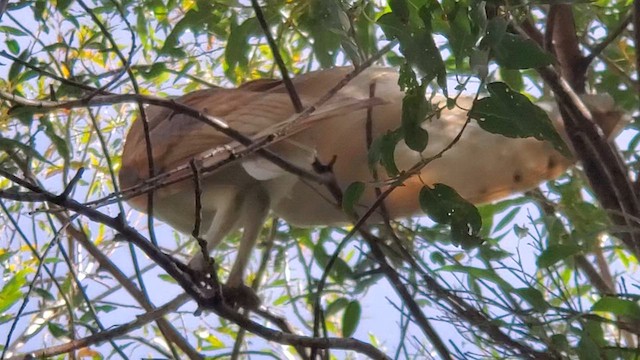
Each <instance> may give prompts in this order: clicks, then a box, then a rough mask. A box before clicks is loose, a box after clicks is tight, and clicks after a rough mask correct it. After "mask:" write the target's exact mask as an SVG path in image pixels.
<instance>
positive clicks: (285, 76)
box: [251, 0, 304, 113]
mask: <svg viewBox="0 0 640 360" xmlns="http://www.w3.org/2000/svg"><path fill="white" fill-rule="evenodd" d="M251 6H252V7H253V11H254V12H255V13H256V18H257V19H258V23H260V27H261V28H262V33H264V36H265V37H266V38H267V43H268V44H269V48H271V54H272V55H273V59H274V60H275V61H276V64H277V65H278V68H279V69H280V74H281V75H282V82H283V83H284V86H285V88H286V89H287V92H288V93H289V97H290V98H291V103H292V104H293V109H294V110H295V111H296V112H297V113H301V112H302V110H304V107H303V106H302V101H300V96H299V95H298V92H297V91H296V87H295V86H294V85H293V82H292V81H291V77H290V76H289V71H288V70H287V66H286V65H285V64H284V60H282V55H280V49H279V48H278V44H276V41H275V40H274V39H273V36H272V35H271V31H270V30H269V24H267V20H265V18H264V13H263V12H262V9H261V8H260V5H259V4H258V0H251Z"/></svg>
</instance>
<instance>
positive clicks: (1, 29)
mask: <svg viewBox="0 0 640 360" xmlns="http://www.w3.org/2000/svg"><path fill="white" fill-rule="evenodd" d="M0 33H5V34H7V35H14V36H27V35H28V34H27V33H26V32H24V31H22V30H20V29H17V28H14V27H11V26H5V25H0Z"/></svg>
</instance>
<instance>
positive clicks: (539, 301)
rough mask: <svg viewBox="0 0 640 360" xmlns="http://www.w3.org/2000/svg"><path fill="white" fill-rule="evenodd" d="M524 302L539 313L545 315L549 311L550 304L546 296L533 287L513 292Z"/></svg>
mask: <svg viewBox="0 0 640 360" xmlns="http://www.w3.org/2000/svg"><path fill="white" fill-rule="evenodd" d="M513 291H514V292H515V293H516V294H517V295H518V296H520V298H522V300H524V301H526V302H528V303H529V305H531V307H533V309H534V310H535V311H537V312H539V313H544V312H545V311H547V309H549V304H548V303H547V301H546V300H545V299H544V296H543V295H542V293H541V292H540V290H538V289H534V288H532V287H526V288H519V289H515V290H513Z"/></svg>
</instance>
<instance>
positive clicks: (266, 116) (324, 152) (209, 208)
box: [120, 68, 622, 286]
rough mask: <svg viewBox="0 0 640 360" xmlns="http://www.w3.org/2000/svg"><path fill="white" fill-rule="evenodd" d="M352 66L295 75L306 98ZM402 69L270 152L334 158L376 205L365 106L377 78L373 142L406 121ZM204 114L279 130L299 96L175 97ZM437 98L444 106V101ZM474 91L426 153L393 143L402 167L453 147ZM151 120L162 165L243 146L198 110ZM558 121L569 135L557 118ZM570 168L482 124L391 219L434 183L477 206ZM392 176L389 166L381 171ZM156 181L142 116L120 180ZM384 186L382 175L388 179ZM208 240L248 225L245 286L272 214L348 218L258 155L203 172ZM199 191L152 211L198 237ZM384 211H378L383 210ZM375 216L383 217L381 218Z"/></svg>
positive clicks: (151, 113)
mask: <svg viewBox="0 0 640 360" xmlns="http://www.w3.org/2000/svg"><path fill="white" fill-rule="evenodd" d="M350 71H351V69H350V68H334V69H329V70H322V71H317V72H312V73H308V74H305V75H301V76H298V77H296V78H295V79H294V80H293V82H294V84H295V87H296V90H297V92H298V94H299V95H300V98H301V100H302V102H303V104H304V105H305V106H308V105H311V104H313V103H315V102H316V101H317V99H319V98H320V97H321V96H323V95H324V94H325V93H326V92H327V91H328V90H329V89H330V88H331V87H333V86H334V85H335V84H336V83H337V82H338V81H340V80H341V79H343V78H344V77H345V76H346V75H347V74H348V73H349V72H350ZM397 82H398V74H397V72H396V71H395V70H393V69H386V68H371V69H367V70H365V71H364V72H363V73H361V74H360V75H359V76H357V77H356V78H355V79H354V80H352V81H351V82H350V83H349V84H348V85H347V86H346V87H345V88H343V89H342V90H341V91H340V92H338V93H337V94H336V95H335V96H334V97H333V98H332V99H331V100H330V101H329V103H327V104H326V105H325V106H324V107H322V108H320V109H318V113H320V114H321V113H322V111H323V110H324V109H328V108H331V107H333V109H334V111H329V112H327V114H328V115H326V116H319V118H318V119H316V120H317V121H314V122H310V123H309V125H308V126H307V127H306V128H304V130H302V131H300V132H298V133H296V134H295V135H293V136H291V137H289V138H287V139H286V140H283V141H280V142H277V143H276V144H274V145H271V146H270V147H269V149H271V150H273V151H274V152H276V153H277V154H279V155H280V156H281V157H282V158H284V159H286V160H288V161H290V162H292V163H294V164H296V165H298V166H299V167H302V168H306V169H309V170H310V171H312V170H311V169H312V163H313V161H314V159H316V158H317V159H318V160H319V161H320V162H321V163H323V164H328V163H330V162H332V161H334V163H333V167H332V169H333V172H334V174H335V178H336V181H337V182H338V185H339V186H340V188H341V189H343V190H344V189H345V188H346V187H347V186H348V185H349V184H350V183H352V182H354V181H363V182H365V183H367V184H369V186H367V190H366V191H365V193H364V195H363V196H362V198H361V200H360V203H359V206H360V207H359V208H361V209H364V208H366V207H368V206H370V205H371V204H372V203H373V201H374V199H375V192H374V186H373V185H372V184H373V183H374V181H373V177H372V175H371V172H370V170H369V166H368V161H367V145H366V132H365V123H366V119H367V116H366V112H367V110H366V109H364V108H363V107H362V106H360V107H358V106H355V107H354V106H344V107H343V109H344V111H335V109H341V106H342V104H353V103H354V102H355V103H356V104H357V102H358V101H364V100H367V99H370V85H371V84H372V83H375V98H377V99H379V100H380V102H379V103H377V104H375V105H374V106H372V112H373V117H372V124H373V129H372V133H373V138H376V137H378V136H380V135H382V134H384V133H386V132H387V131H389V130H394V129H396V128H398V127H399V126H400V119H401V108H402V98H403V96H404V94H403V93H402V92H401V91H400V89H399V88H398V85H397ZM176 101H177V102H180V103H182V104H185V105H189V106H191V107H194V108H196V109H198V110H200V111H201V112H203V113H206V114H209V115H212V116H216V117H218V118H220V119H222V120H223V121H225V122H226V123H227V124H228V125H229V126H230V127H232V128H234V129H236V130H238V131H240V132H241V133H243V134H245V135H247V136H253V135H256V134H258V133H261V132H263V131H264V130H265V129H268V128H270V127H273V126H275V125H277V124H279V123H281V122H282V121H284V120H286V119H288V118H290V117H291V116H292V115H293V114H294V110H293V107H292V105H291V101H290V99H289V95H288V94H287V92H286V90H285V88H284V86H283V85H282V83H281V81H278V80H258V81H254V82H250V83H247V84H245V85H243V86H240V87H239V88H237V89H222V88H215V89H209V90H201V91H197V92H194V93H191V94H187V95H185V96H183V97H181V98H179V99H176ZM434 102H435V103H438V102H440V103H441V104H443V103H444V99H442V98H438V97H436V98H435V99H434ZM471 105H472V99H470V98H460V99H458V101H457V106H456V107H455V108H454V109H451V110H447V109H446V108H445V109H444V110H443V111H442V113H441V114H440V116H439V117H434V118H432V119H430V120H428V121H426V122H425V123H424V125H423V127H424V128H425V129H426V130H427V131H428V133H429V145H428V146H427V148H426V150H425V152H423V153H422V154H419V153H416V152H414V151H411V150H409V149H408V148H407V147H406V145H404V143H402V142H401V143H400V144H399V145H398V146H397V148H396V150H395V157H396V163H397V164H398V167H399V168H400V169H408V168H409V167H411V166H412V165H414V164H415V163H416V162H417V161H418V160H420V158H421V157H429V156H432V155H434V154H435V153H437V152H439V151H440V150H441V149H443V148H444V147H446V146H447V145H448V144H449V143H450V142H451V141H452V140H453V138H454V137H455V136H456V134H457V133H458V132H459V131H460V129H461V127H462V126H463V124H464V122H465V121H466V120H467V115H466V114H467V111H468V110H469V109H470V108H471ZM595 110H597V111H598V116H595V118H596V119H602V121H603V122H604V124H603V130H604V131H605V133H606V134H607V135H611V134H612V133H615V131H616V129H617V126H618V125H619V123H620V120H621V119H622V116H621V115H620V113H618V112H615V111H613V104H605V105H604V106H602V107H601V108H597V107H596V109H595ZM146 113H147V117H148V119H149V127H150V135H151V143H152V147H153V158H154V162H155V167H156V169H155V173H156V174H158V173H161V172H163V171H168V170H171V169H173V168H175V167H176V166H179V165H184V164H185V163H187V162H189V160H190V159H191V158H193V157H197V156H199V155H200V154H202V153H203V152H206V151H208V150H211V149H213V148H216V147H218V146H221V145H226V144H230V143H233V141H232V140H231V139H229V138H228V137H227V136H225V135H223V134H221V133H219V132H218V131H216V130H215V129H213V128H212V127H210V126H208V125H206V124H204V123H202V122H199V121H197V120H195V119H192V118H189V117H187V116H185V115H176V114H173V113H172V111H171V110H169V109H167V108H158V107H153V106H152V107H150V108H149V109H148V110H147V111H146ZM551 115H552V120H553V121H554V123H555V124H556V127H557V129H558V130H559V131H560V132H561V133H562V127H561V125H560V123H561V122H560V120H559V119H558V116H557V114H555V113H554V112H553V111H551ZM570 165H571V160H569V159H566V158H565V157H563V156H562V155H561V154H559V153H558V152H556V151H555V150H554V149H553V147H552V146H551V145H550V144H548V143H546V142H541V141H538V140H535V139H509V138H506V137H503V136H500V135H494V134H490V133H488V132H485V131H484V130H482V129H480V127H479V126H478V125H477V123H475V121H472V122H471V123H470V124H469V126H468V127H467V128H466V130H465V131H464V133H463V135H462V138H461V139H460V141H459V142H458V143H457V144H456V145H455V146H453V148H452V149H451V150H449V151H448V152H446V153H445V155H444V156H443V157H442V158H441V159H438V160H435V161H433V162H432V163H430V164H429V165H427V166H426V167H425V168H424V169H423V170H422V172H421V173H420V176H415V177H412V178H411V179H409V180H408V181H406V182H405V183H404V186H401V187H399V188H397V189H396V190H394V192H393V193H392V194H391V195H390V196H389V197H388V198H387V200H386V201H385V205H386V206H385V207H386V209H387V210H388V212H389V214H390V215H391V217H392V218H402V217H408V216H412V215H415V214H418V213H419V212H420V208H419V205H418V200H417V198H418V196H417V195H418V192H419V190H420V189H421V188H422V186H423V185H424V184H427V185H431V184H434V183H444V184H447V185H449V186H451V187H453V188H455V189H456V190H457V191H458V193H459V194H460V195H461V196H463V197H464V198H466V199H467V200H469V201H471V202H473V203H483V202H489V201H494V200H497V199H500V198H503V197H505V196H508V195H510V194H513V193H516V192H520V191H524V190H527V189H530V188H532V187H535V186H537V185H538V184H539V183H540V182H542V181H545V180H548V179H552V178H555V177H557V176H558V175H560V174H561V173H562V172H564V171H565V170H566V168H567V167H568V166H570ZM379 174H380V175H381V179H379V180H385V179H386V178H385V176H384V171H379ZM147 177H148V161H147V152H146V148H145V140H144V132H143V129H142V124H141V121H136V122H134V124H133V126H132V128H131V130H130V131H129V134H128V135H127V139H126V143H125V147H124V152H123V155H122V169H121V171H120V184H121V186H122V188H128V187H131V186H134V185H136V184H138V183H139V182H140V181H142V180H143V179H146V178H147ZM379 183H381V182H378V184H379ZM202 188H203V193H202V204H203V210H202V211H203V212H202V214H203V216H202V220H203V223H202V229H203V233H202V236H203V237H204V238H205V239H206V240H207V241H208V244H209V249H210V250H211V249H213V248H214V247H215V246H216V245H217V244H219V243H220V241H222V239H223V238H224V237H225V236H226V235H227V234H228V233H229V232H231V231H233V230H235V229H238V228H243V229H244V231H243V235H242V239H241V241H240V246H239V249H238V255H237V260H236V262H235V264H234V266H233V268H232V270H231V273H230V275H229V279H228V285H229V286H241V285H242V280H243V277H244V269H245V268H246V264H247V261H248V258H249V255H250V251H251V249H252V248H253V246H254V244H255V241H256V238H257V236H258V234H259V231H260V229H261V226H262V224H263V222H264V220H265V218H266V216H267V215H268V212H269V210H272V211H274V213H275V214H277V215H278V216H280V217H282V218H284V219H285V220H287V221H289V222H290V223H292V224H294V225H300V226H316V225H331V224H340V223H345V222H346V221H347V217H346V216H345V215H344V213H343V212H342V211H341V209H340V208H339V206H336V204H334V203H333V202H332V201H331V200H332V197H331V195H330V194H329V192H328V191H327V190H326V189H325V188H324V187H323V186H321V185H318V184H314V183H310V182H308V181H301V180H300V179H299V178H298V177H296V176H294V175H292V174H290V173H288V172H287V171H285V170H282V169H281V168H279V167H277V166H276V165H274V164H272V163H270V162H269V161H267V160H265V159H263V158H260V157H258V156H256V155H253V156H251V157H248V158H245V159H242V160H241V161H238V162H235V163H232V164H230V165H227V166H225V167H223V168H222V169H220V170H218V171H216V172H214V173H212V174H209V175H208V176H206V177H205V178H204V179H203V180H202ZM130 204H131V205H132V206H133V207H134V208H136V209H138V210H141V211H145V212H146V211H147V209H146V197H145V196H139V197H137V198H134V199H132V200H131V201H130ZM193 214H194V188H193V183H192V181H183V182H181V183H179V184H175V185H172V186H170V187H167V188H162V189H160V190H157V191H156V192H155V208H154V215H155V216H156V217H157V218H159V219H161V220H163V221H165V222H167V223H168V224H170V225H171V226H173V227H174V228H175V229H177V230H179V231H181V232H184V233H191V232H192V230H193V226H194V215H193ZM377 219H380V217H379V216H378V217H377ZM374 220H375V218H374ZM190 265H191V266H192V267H193V268H196V269H201V268H202V267H203V262H202V255H201V254H199V255H196V257H195V258H194V260H192V262H191V264H190Z"/></svg>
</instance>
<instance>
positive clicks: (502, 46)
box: [493, 34, 554, 69]
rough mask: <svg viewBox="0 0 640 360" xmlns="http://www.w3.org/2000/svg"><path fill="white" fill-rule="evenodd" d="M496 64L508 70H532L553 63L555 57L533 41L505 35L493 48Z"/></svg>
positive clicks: (518, 36) (514, 35)
mask: <svg viewBox="0 0 640 360" xmlns="http://www.w3.org/2000/svg"><path fill="white" fill-rule="evenodd" d="M493 51H494V54H495V56H496V62H497V63H498V64H499V65H501V66H504V67H505V68H507V69H532V68H539V67H542V66H546V65H550V64H552V63H553V60H554V59H553V56H551V55H550V54H548V53H546V52H544V51H542V49H540V47H539V46H538V44H536V43H535V42H534V41H533V40H531V39H525V38H523V37H521V36H520V35H516V34H505V35H504V37H503V38H502V41H500V43H499V44H498V45H497V46H495V47H494V48H493Z"/></svg>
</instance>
